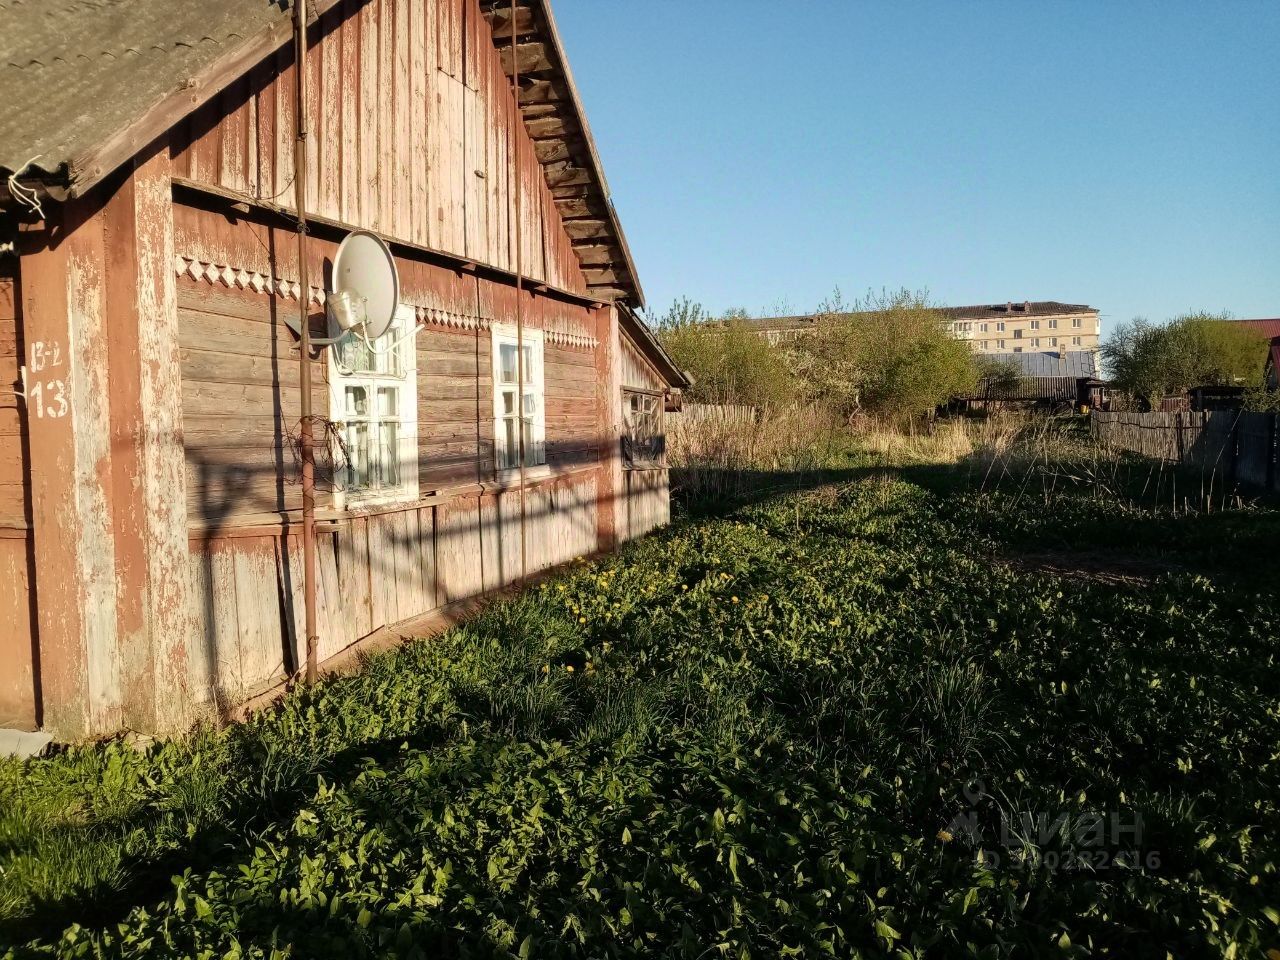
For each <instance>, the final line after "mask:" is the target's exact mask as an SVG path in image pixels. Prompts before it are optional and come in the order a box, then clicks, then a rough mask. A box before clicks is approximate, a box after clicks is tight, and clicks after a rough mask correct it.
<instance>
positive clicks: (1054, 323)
mask: <svg viewBox="0 0 1280 960" xmlns="http://www.w3.org/2000/svg"><path fill="white" fill-rule="evenodd" d="M1049 329H1050V330H1057V329H1058V321H1057V320H1050V321H1049Z"/></svg>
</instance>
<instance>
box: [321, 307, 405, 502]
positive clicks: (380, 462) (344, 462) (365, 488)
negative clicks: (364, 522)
mask: <svg viewBox="0 0 1280 960" xmlns="http://www.w3.org/2000/svg"><path fill="white" fill-rule="evenodd" d="M414 324H415V318H414V314H413V308H412V307H401V308H400V309H399V310H398V311H397V312H396V319H395V322H394V323H393V324H392V326H391V330H390V331H389V332H388V333H387V334H386V336H384V337H382V338H381V339H380V340H377V341H374V342H373V343H372V344H370V343H368V342H366V341H365V340H363V339H361V338H359V337H355V336H347V337H345V338H343V339H342V340H341V341H340V342H339V343H337V344H335V345H334V347H333V349H331V350H330V351H329V410H330V419H331V420H332V421H333V423H334V426H335V427H336V428H337V430H338V434H339V436H340V437H341V438H342V446H343V450H342V456H341V457H340V458H339V457H335V463H336V464H338V466H337V467H336V469H335V473H336V476H335V477H334V485H335V488H336V489H337V490H339V491H341V492H342V495H343V496H344V497H345V498H346V500H347V501H348V502H349V503H353V504H357V503H361V502H370V501H373V502H383V501H391V500H415V499H417V496H418V380H417V371H416V364H415V362H414V360H415V357H416V353H415V340H414V337H413V336H412V335H411V334H412V331H413V329H414Z"/></svg>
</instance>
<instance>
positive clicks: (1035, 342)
mask: <svg viewBox="0 0 1280 960" xmlns="http://www.w3.org/2000/svg"><path fill="white" fill-rule="evenodd" d="M1031 345H1032V346H1033V347H1038V346H1040V338H1039V337H1035V338H1033V339H1032V341H1031Z"/></svg>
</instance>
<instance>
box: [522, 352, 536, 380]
mask: <svg viewBox="0 0 1280 960" xmlns="http://www.w3.org/2000/svg"><path fill="white" fill-rule="evenodd" d="M533 380H534V370H533V344H531V343H526V344H525V345H524V382H525V383H533Z"/></svg>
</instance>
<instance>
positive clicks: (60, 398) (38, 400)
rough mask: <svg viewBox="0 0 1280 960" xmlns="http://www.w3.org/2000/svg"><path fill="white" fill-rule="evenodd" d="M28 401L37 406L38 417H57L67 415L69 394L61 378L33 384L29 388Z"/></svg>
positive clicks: (34, 406)
mask: <svg viewBox="0 0 1280 960" xmlns="http://www.w3.org/2000/svg"><path fill="white" fill-rule="evenodd" d="M27 401H28V402H29V403H30V405H31V406H32V407H33V408H35V411H36V416H37V417H49V418H51V419H57V418H58V417H65V416H66V415H67V395H66V392H65V391H64V390H63V389H62V381H61V380H49V381H47V382H43V383H36V384H32V385H31V387H29V388H28V390H27Z"/></svg>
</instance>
